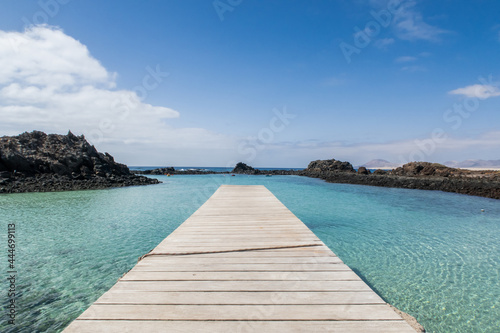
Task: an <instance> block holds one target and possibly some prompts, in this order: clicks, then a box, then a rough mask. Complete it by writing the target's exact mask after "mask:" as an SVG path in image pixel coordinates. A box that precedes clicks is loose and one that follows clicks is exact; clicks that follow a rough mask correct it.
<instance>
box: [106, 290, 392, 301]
mask: <svg viewBox="0 0 500 333" xmlns="http://www.w3.org/2000/svg"><path fill="white" fill-rule="evenodd" d="M96 304H172V305H173V304H192V305H195V304H205V305H207V304H212V305H216V304H240V305H245V304H248V305H250V304H254V305H255V304H283V305H286V304H289V305H292V304H303V305H306V304H385V302H384V301H383V300H382V299H381V298H380V297H379V296H378V295H377V294H375V293H374V292H372V291H356V292H342V291H336V292H335V291H321V292H297V291H292V292H268V291H253V292H245V291H240V292H232V291H223V292H217V291H213V292H209V293H207V292H196V291H192V292H168V291H164V292H155V291H148V292H135V291H119V290H117V291H115V290H113V289H111V290H110V291H108V292H106V293H105V294H104V295H102V296H101V298H99V299H98V300H97V301H96Z"/></svg>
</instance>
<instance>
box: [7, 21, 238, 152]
mask: <svg viewBox="0 0 500 333" xmlns="http://www.w3.org/2000/svg"><path fill="white" fill-rule="evenodd" d="M0 64H1V66H0V119H1V122H0V133H1V134H3V135H15V134H19V133H21V132H23V131H31V130H34V129H37V130H42V131H45V132H50V133H66V132H67V131H68V130H71V131H73V132H74V133H75V134H85V136H86V137H87V139H89V140H90V141H92V142H93V143H95V144H97V146H98V148H99V149H101V150H108V151H110V152H111V153H113V152H114V151H123V154H122V159H126V160H133V158H132V157H131V156H133V154H134V151H130V150H131V149H132V148H133V149H135V152H141V151H142V150H144V145H146V144H147V145H149V148H151V149H152V150H154V149H156V155H158V154H161V151H162V150H165V149H169V148H172V149H178V148H184V149H193V150H199V149H206V148H208V147H211V148H214V149H233V145H234V142H233V141H234V140H233V139H231V138H228V137H226V136H224V135H220V134H217V133H213V132H210V131H208V130H206V129H202V128H174V127H173V126H172V125H169V124H168V123H167V121H166V120H167V119H169V118H176V117H178V116H179V112H177V111H175V110H172V109H170V108H167V107H163V106H153V105H151V104H148V103H145V102H144V101H142V100H141V98H140V97H139V96H138V93H136V92H135V91H132V90H123V89H122V90H117V89H116V88H115V87H116V84H115V79H116V74H115V73H111V72H109V71H107V70H106V68H104V67H103V66H102V64H100V63H99V61H98V60H96V59H95V58H93V57H92V55H91V54H90V52H89V50H88V49H87V47H86V46H85V45H83V44H82V43H81V42H79V41H78V40H76V39H74V38H73V37H71V36H68V35H66V34H65V33H64V32H63V31H62V30H60V29H58V28H54V27H48V26H35V27H32V28H30V29H28V30H26V31H24V32H5V31H0ZM145 75H147V73H146V72H145ZM152 82H153V81H152V80H151V81H150V82H149V83H150V84H151V83H152ZM141 144H142V145H143V146H140V145H141ZM186 154H188V153H186ZM118 157H120V156H118Z"/></svg>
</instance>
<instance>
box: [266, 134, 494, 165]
mask: <svg viewBox="0 0 500 333" xmlns="http://www.w3.org/2000/svg"><path fill="white" fill-rule="evenodd" d="M424 140H426V138H425V137H423V138H415V139H409V140H394V141H386V142H358V143H353V142H345V141H316V140H309V141H298V142H293V143H291V142H283V143H276V144H274V145H272V146H271V147H270V150H269V152H268V154H269V156H270V157H269V158H272V157H271V156H282V157H283V158H286V156H287V155H290V154H293V155H294V156H295V157H296V160H301V161H302V163H303V164H304V165H307V163H308V162H309V161H311V160H316V159H327V158H335V159H340V160H346V161H349V162H351V163H353V164H354V165H361V164H363V163H366V162H367V161H369V160H372V159H375V158H384V159H387V160H389V161H391V162H393V163H401V164H403V163H407V162H410V161H409V158H414V156H419V155H418V154H414V152H415V151H416V150H418V149H419V146H418V145H417V142H423V141H424ZM427 140H428V139H427ZM435 148H436V149H435V151H434V152H433V154H432V155H425V160H427V161H429V162H443V161H445V160H448V159H457V160H463V159H467V158H470V156H473V155H474V154H475V153H477V152H478V151H481V152H483V153H482V156H485V158H494V154H493V153H492V152H494V151H497V150H498V149H500V131H491V132H485V133H483V134H481V135H478V136H475V137H452V136H448V137H447V138H446V139H444V140H443V142H440V143H437V144H436V147H435Z"/></svg>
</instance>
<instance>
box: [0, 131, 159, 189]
mask: <svg viewBox="0 0 500 333" xmlns="http://www.w3.org/2000/svg"><path fill="white" fill-rule="evenodd" d="M157 183H159V181H158V180H156V179H151V178H147V177H141V176H136V175H134V174H132V173H131V172H130V170H129V169H128V167H127V166H126V165H124V164H120V163H117V162H115V160H114V158H113V157H112V156H111V155H109V154H108V153H104V154H103V153H100V152H98V151H97V150H96V149H95V147H94V146H92V145H90V144H89V143H88V142H87V140H85V138H84V137H83V135H82V136H75V135H74V134H73V133H71V132H69V133H68V134H67V135H57V134H49V135H47V134H45V133H43V132H39V131H33V132H31V133H28V132H26V133H23V134H21V135H18V136H13V137H8V136H4V137H1V138H0V193H13V192H47V191H67V190H81V189H100V188H109V187H122V186H132V185H148V184H157Z"/></svg>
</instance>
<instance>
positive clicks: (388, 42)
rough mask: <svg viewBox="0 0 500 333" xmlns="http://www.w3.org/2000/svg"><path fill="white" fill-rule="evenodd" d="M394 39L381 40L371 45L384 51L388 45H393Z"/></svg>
mask: <svg viewBox="0 0 500 333" xmlns="http://www.w3.org/2000/svg"><path fill="white" fill-rule="evenodd" d="M394 42H395V40H394V38H381V39H378V40H376V41H375V43H374V44H373V45H375V46H376V47H378V48H379V49H386V48H387V47H388V46H389V45H391V44H394Z"/></svg>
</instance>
